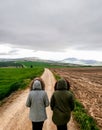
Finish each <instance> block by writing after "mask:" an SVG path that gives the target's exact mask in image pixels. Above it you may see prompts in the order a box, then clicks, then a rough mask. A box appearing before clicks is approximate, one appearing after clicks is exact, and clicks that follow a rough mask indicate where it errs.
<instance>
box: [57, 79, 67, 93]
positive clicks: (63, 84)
mask: <svg viewBox="0 0 102 130" xmlns="http://www.w3.org/2000/svg"><path fill="white" fill-rule="evenodd" d="M57 90H67V82H66V81H65V80H64V79H59V80H58V82H57Z"/></svg>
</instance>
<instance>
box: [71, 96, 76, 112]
mask: <svg viewBox="0 0 102 130" xmlns="http://www.w3.org/2000/svg"><path fill="white" fill-rule="evenodd" d="M74 107H75V102H74V96H73V95H72V94H71V96H70V108H71V111H73V110H74Z"/></svg>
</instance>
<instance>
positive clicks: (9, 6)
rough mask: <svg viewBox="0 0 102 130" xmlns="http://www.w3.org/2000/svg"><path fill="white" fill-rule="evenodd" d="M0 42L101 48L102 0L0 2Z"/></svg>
mask: <svg viewBox="0 0 102 130" xmlns="http://www.w3.org/2000/svg"><path fill="white" fill-rule="evenodd" d="M0 41H1V42H4V43H6V42H7V43H11V44H13V46H15V47H21V48H29V49H34V50H47V51H65V49H66V48H70V47H71V48H74V49H79V50H102V45H101V44H102V1H101V0H97V1H96V0H89V1H85V0H83V1H82V0H71V1H68V0H63V1H62V0H50V1H48V0H43V1H42V0H37V1H36V0H22V1H21V0H9V1H7V0H3V1H0Z"/></svg>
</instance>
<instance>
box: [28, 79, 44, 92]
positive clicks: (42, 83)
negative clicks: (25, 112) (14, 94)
mask: <svg viewBox="0 0 102 130" xmlns="http://www.w3.org/2000/svg"><path fill="white" fill-rule="evenodd" d="M35 80H39V81H40V83H41V87H42V90H45V83H44V81H43V80H42V78H40V77H36V78H34V79H33V80H32V82H31V84H30V90H33V89H32V86H33V83H34V81H35Z"/></svg>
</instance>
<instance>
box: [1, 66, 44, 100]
mask: <svg viewBox="0 0 102 130" xmlns="http://www.w3.org/2000/svg"><path fill="white" fill-rule="evenodd" d="M43 71H44V69H43V68H40V67H39V68H37V67H36V68H0V100H2V99H4V98H5V97H7V96H9V95H10V94H11V93H12V92H14V91H16V90H18V89H24V88H25V87H27V85H28V84H29V83H30V81H31V80H32V79H33V78H35V77H38V76H40V75H41V74H42V73H43Z"/></svg>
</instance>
